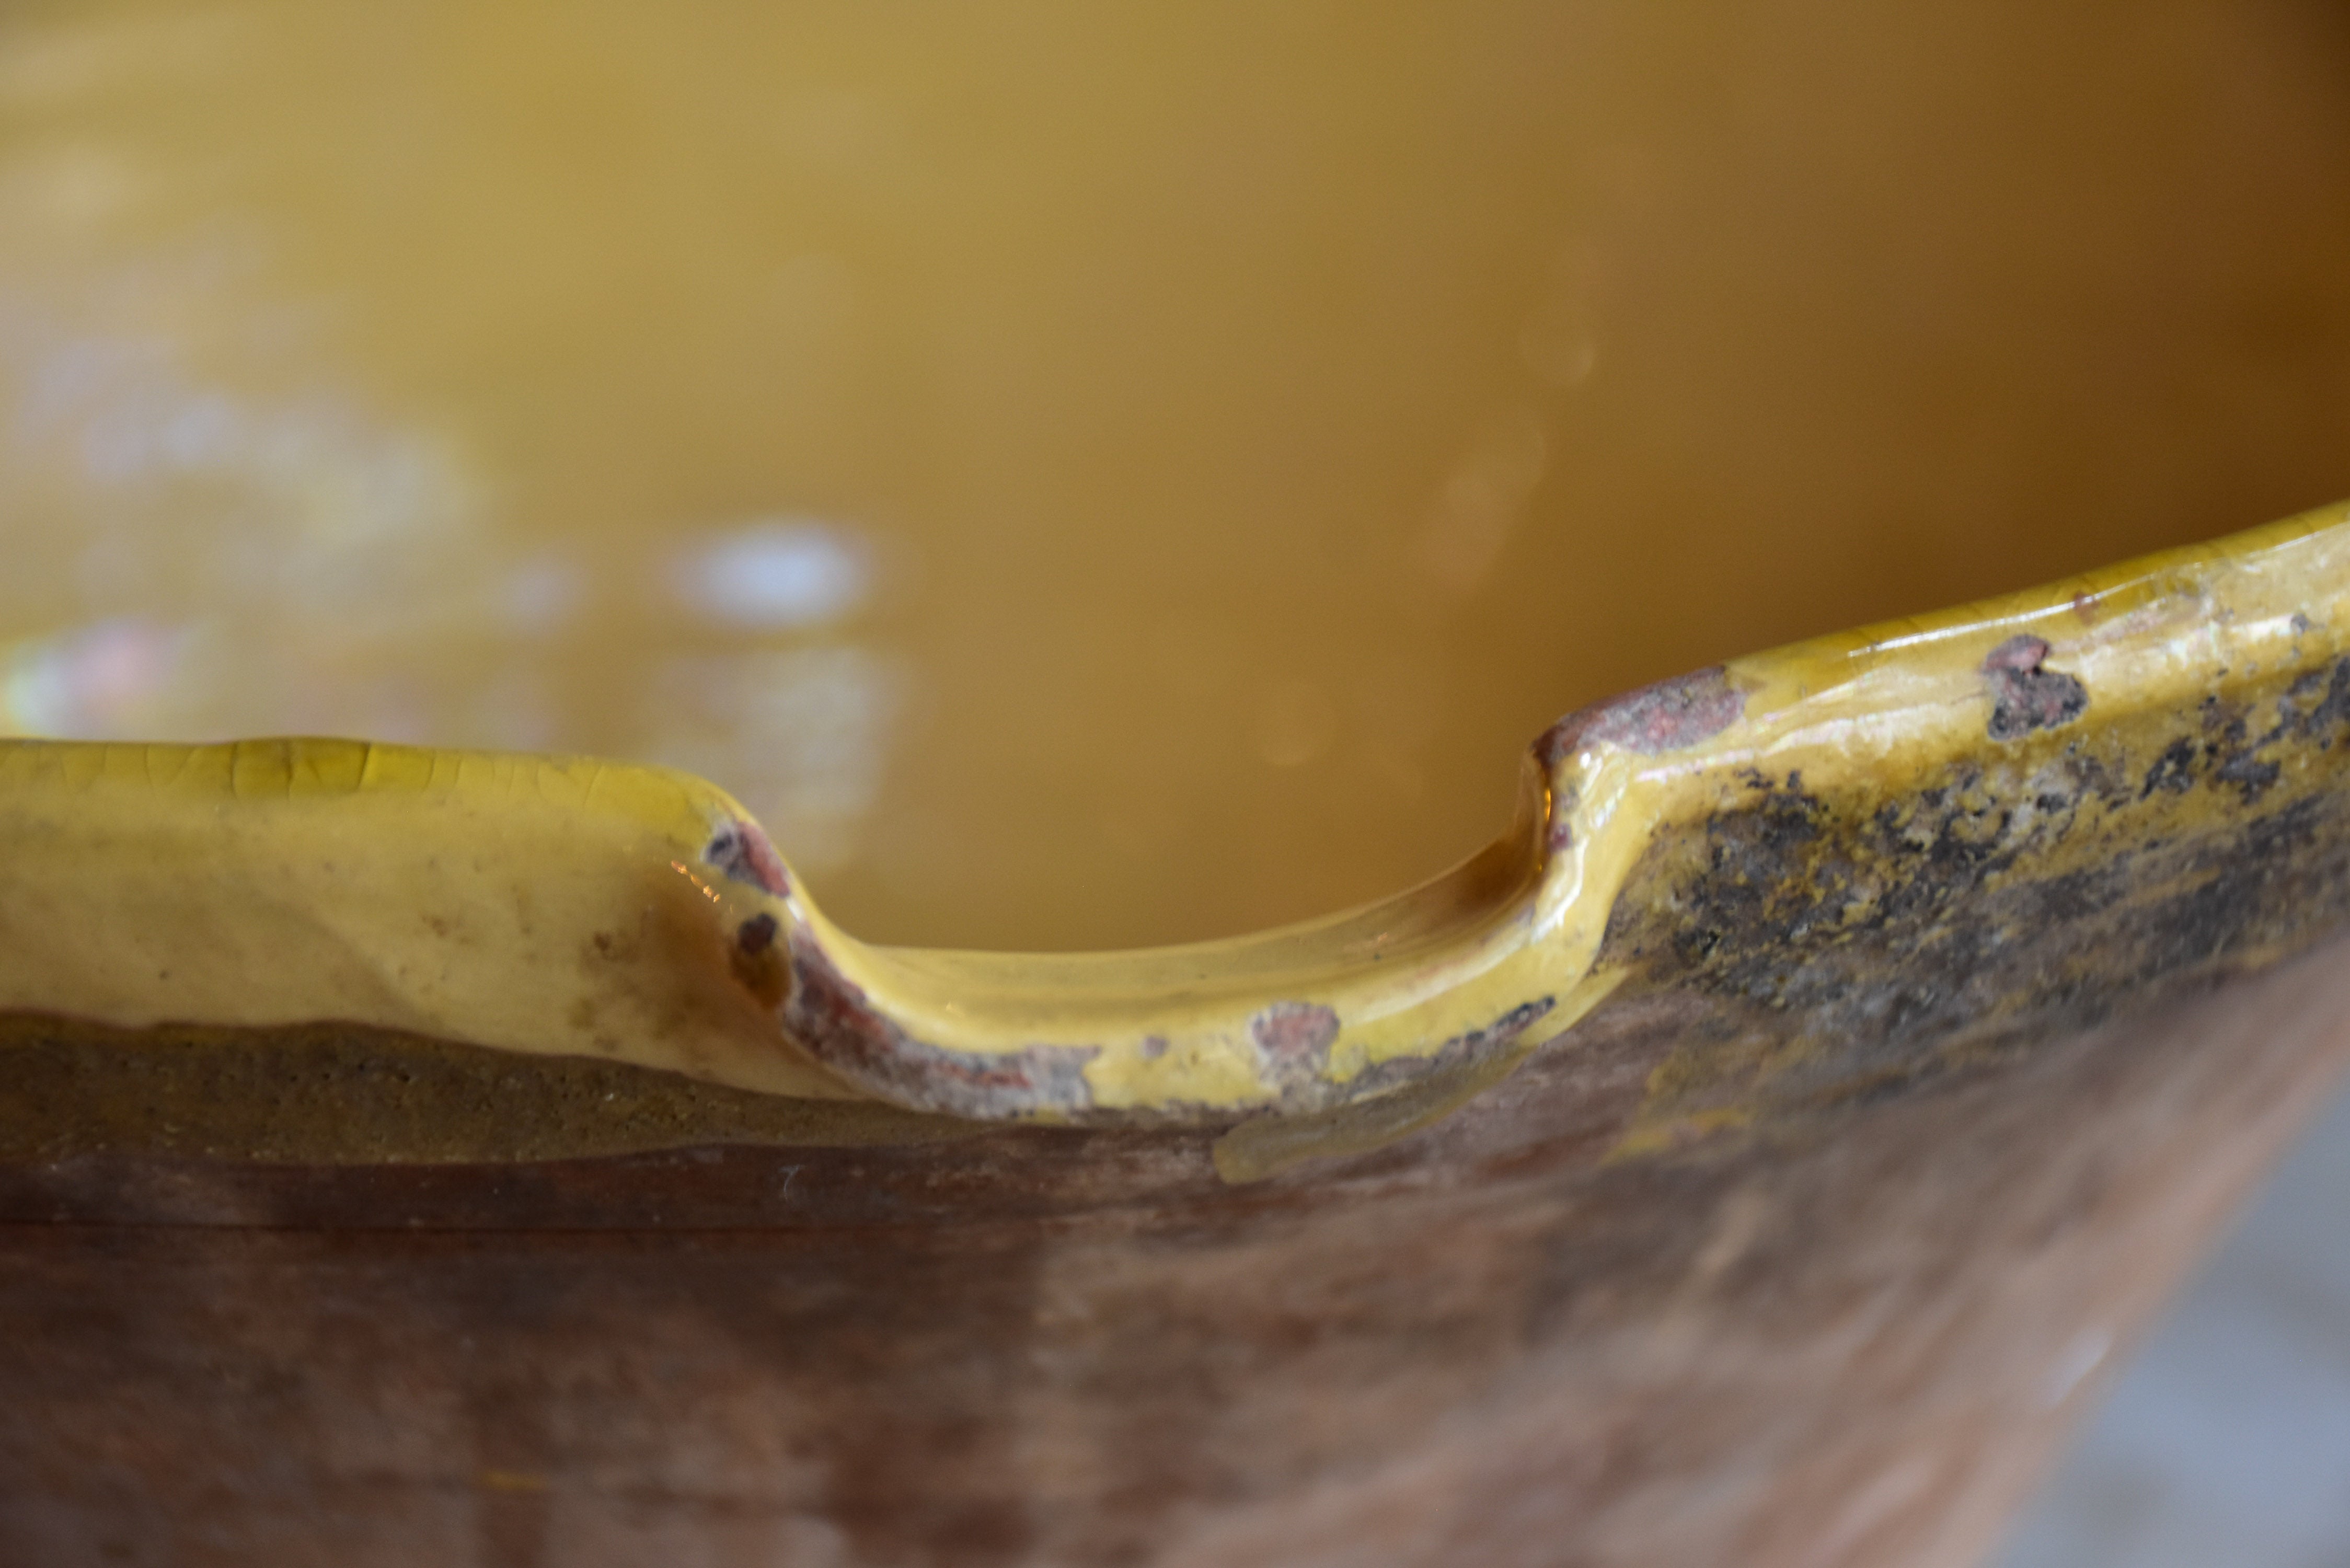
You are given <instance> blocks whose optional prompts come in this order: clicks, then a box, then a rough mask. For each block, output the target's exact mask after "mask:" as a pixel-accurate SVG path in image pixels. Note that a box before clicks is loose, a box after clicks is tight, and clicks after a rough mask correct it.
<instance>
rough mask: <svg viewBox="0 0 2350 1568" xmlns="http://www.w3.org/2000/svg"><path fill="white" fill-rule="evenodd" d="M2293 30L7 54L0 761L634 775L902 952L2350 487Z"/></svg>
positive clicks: (1396, 862) (1782, 19)
mask: <svg viewBox="0 0 2350 1568" xmlns="http://www.w3.org/2000/svg"><path fill="white" fill-rule="evenodd" d="M2345 190H2350V52H2345V36H2344V34H2343V32H2342V29H2341V27H2340V23H2339V16H2338V6H2335V5H2332V4H2330V0H2276V3H2273V4H2264V5H2254V6H2248V5H2242V4H2240V3H2238V0H2178V3H2177V4H2167V5H2159V6H2147V7H2137V8H2133V9H2131V10H2130V11H2129V12H2128V14H2127V15H2126V16H2116V15H2112V14H2108V13H2107V12H2106V11H2103V10H2099V9H2096V8H2094V7H2063V6H2059V7H2041V8H2036V9H2033V11H2032V12H2031V14H2029V15H2021V14H2019V12H2018V11H2017V9H2016V8H2014V7H2009V6H1991V5H1938V6H1914V5H1913V6H1889V5H1875V4H1869V3H1866V0H1801V3H1796V0H1758V3H1756V4H1753V5H1744V6H1742V7H1740V8H1738V9H1737V10H1736V12H1735V14H1731V13H1726V12H1721V11H1718V10H1713V9H1700V8H1696V7H1688V6H1681V7H1675V6H1662V5H1656V4H1654V3H1653V0H1574V3H1573V4H1555V3H1553V0H1464V3H1461V4H1457V5H1456V4H1443V5H1431V4H1427V3H1424V0H1420V3H1402V0H1361V3H1356V4H1347V5H1334V4H1323V3H1320V0H1277V3H1271V4H1267V3H1261V0H1187V3H1183V4H1171V5H1145V6H1119V5H1100V4H1089V3H1079V0H977V3H974V4H971V5H952V6H939V5H928V6H922V5H905V4H902V3H900V0H793V3H791V4H785V5H769V4H759V3H755V0H708V3H698V4H692V5H686V6H683V7H672V6H654V7H642V6H625V5H606V4H598V3H596V0H587V3H586V4H585V5H545V4H537V3H534V0H516V3H513V4H498V5H480V4H476V3H469V0H343V3H339V4H336V5H315V4H305V3H302V0H198V3H195V4H190V3H189V0H12V3H11V4H9V5H5V6H0V550H5V557H0V730H5V731H9V732H16V733H21V734H23V735H26V736H28V737H39V738H47V739H77V740H89V741H106V740H128V741H175V742H211V741H222V740H228V739H233V738H236V737H241V736H255V735H286V734H334V735H363V736H368V737H370V738H372V739H375V740H378V741H381V742H404V743H408V744H412V745H417V746H422V747H428V748H432V749H451V748H456V749H480V750H489V751H504V752H554V753H577V754H587V755H595V756H602V757H609V758H613V759H624V760H629V761H633V762H639V763H651V764H658V765H661V766H667V767H673V768H678V769H681V770H683V771H685V772H688V773H691V774H696V775H697V776H700V777H703V778H706V779H709V780H710V781H711V782H712V783H713V784H717V785H718V786H719V787H720V788H722V789H724V790H725V791H726V792H728V794H731V795H733V797H734V798H735V799H737V800H739V801H740V802H742V803H743V805H745V806H746V807H748V808H749V810H750V811H751V812H752V813H753V814H754V815H755V816H757V818H758V819H759V820H760V821H761V822H763V823H764V824H765V825H766V826H767V827H768V829H769V831H770V832H771V833H772V834H773V835H774V836H775V841H776V844H777V846H779V847H780V848H781V850H782V851H783V852H784V854H785V857H787V858H789V859H790V861H791V862H792V864H793V866H794V867H795V868H796V869H797V870H798V871H799V872H800V873H801V876H802V877H803V878H804V880H805V882H806V885H807V886H808V887H809V888H812V889H813V890H814V893H815V895H816V898H818V899H819V900H820V902H821V903H822V905H823V907H824V909H826V910H827V911H828V912H829V913H830V914H831V915H832V917H833V918H834V919H837V920H839V921H840V922H841V924H842V925H843V926H845V927H846V928H847V929H850V930H853V931H855V932H857V933H858V934H859V935H860V936H863V937H865V938H867V939H868V940H874V941H879V942H885V943H889V944H891V945H893V946H919V947H926V948H939V947H948V948H959V949H961V948H984V949H1001V950H1023V951H1037V950H1063V951H1084V950H1097V949H1103V948H1130V947H1140V946H1153V945H1159V944H1164V943H1170V942H1180V941H1189V940H1198V939H1203V938H1211V937H1222V936H1232V935H1236V934H1238V933H1241V932H1243V931H1249V930H1256V929H1266V928H1270V927H1275V926H1281V925H1285V924H1288V923H1291V922H1294V921H1296V920H1299V919H1311V918H1314V917H1317V916H1320V915H1322V914H1324V913H1326V912H1327V911H1329V910H1333V909H1347V908H1350V907H1353V906H1356V905H1358V904H1361V903H1364V902H1366V901H1367V900H1371V899H1375V898H1383V897H1386V896H1388V895H1389V894H1391V893H1393V892H1394V891H1395V890H1396V889H1398V888H1408V887H1410V886H1413V885H1415V884H1417V883H1419V882H1421V881H1424V880H1426V879H1427V878H1429V877H1432V876H1434V875H1436V874H1438V873H1440V872H1441V871H1443V870H1444V869H1445V868H1446V867H1449V866H1451V865H1453V864H1455V863H1457V862H1459V861H1460V860H1461V859H1462V858H1463V857H1466V856H1468V855H1470V854H1471V853H1472V852H1474V851H1475V850H1476V849H1477V848H1478V847H1479V846H1481V845H1482V844H1484V843H1485V842H1486V841H1487V840H1488V839H1489V838H1491V837H1492V836H1493V833H1494V830H1495V825H1496V824H1497V823H1499V822H1500V821H1502V820H1503V818H1504V817H1505V816H1506V815H1507V814H1508V812H1509V810H1510V807H1511V802H1512V799H1513V793H1514V792H1515V791H1516V790H1517V788H1518V787H1519V781H1518V779H1517V776H1516V766H1517V763H1516V756H1517V752H1518V748H1519V747H1520V746H1521V745H1522V744H1523V742H1524V741H1525V739H1526V737H1527V736H1529V735H1531V734H1533V733H1534V732H1536V731H1538V730H1540V729H1541V728H1542V726H1543V725H1544V724H1545V723H1547V722H1550V721H1551V720H1552V719H1554V718H1555V717H1556V716H1557V715H1558V714H1559V713H1560V712H1562V711H1565V710H1567V709H1570V708H1574V707H1576V706H1579V705H1582V704H1584V703H1587V702H1591V701H1597V700H1599V699H1601V698H1604V697H1606V696H1607V695H1608V694H1609V693H1611V692H1614V691H1621V690H1625V689H1627V688H1630V687H1635V686H1638V685H1640V684H1642V683H1644V682H1647V681H1650V680H1657V679H1659V678H1662V677H1666V676H1670V675H1673V674H1675V673H1677V672H1679V671H1681V670H1690V669H1694V668H1697V667H1700V666H1702V665H1706V664H1710V663H1712V662H1715V661H1718V660H1721V659H1727V658H1730V657H1732V656H1735V655H1738V654H1742V653H1746V652H1750V651H1752V649H1759V648H1768V647H1773V646H1776V645H1779V644H1782V643H1784V642H1788V641H1791V640H1793V639H1798V638H1802V637H1807V636H1811V635H1814V634H1815V633H1817V632H1819V631H1821V630H1824V629H1825V628H1834V627H1843V626H1855V625H1861V624H1865V623H1868V622H1871V621H1875V620H1878V619H1882V618H1886V617H1887V616H1891V615H1896V614H1901V613H1907V612H1909V611H1913V610H1918V609H1920V608H1929V607H1934V606H1938V605H1948V604H1953V603H1958V602H1961V601H1964V600H1967V599H1970V598H1974V597H1981V596H1982V595H1985V594H1991V593H1996V592H2003V591H2007V590H2010V589H2012V588H2015V587H2021V586H2023V585H2026V584H2030V583H2034V582H2041V581H2046V580H2049V579H2052V578H2054V577H2056V576H2063V575H2064V574H2066V573H2070V572H2074V571H2079V570H2082V569H2085V568H2089V567H2095V566H2101V565H2104V564H2106V563H2108V562H2112V561H2117V560H2122V559H2126V558H2128V557H2130V556H2137V555H2140V554H2143V553H2145V552H2147V551H2148V550H2152V549H2157V548H2161V547H2164V546H2168V545H2178V544H2182V543H2186V542H2189V541H2191V540H2196V539H2202V538H2209V537H2212V536H2215V535H2220V534H2222V533H2226V532H2229V531H2230V530H2233V529H2235V528H2239V527H2241V526H2243V525H2244V524H2246V523H2248V522H2249V521H2251V520H2252V519H2256V518H2262V517H2272V516H2280V515H2283V514H2287V513H2289V512H2293V511H2297V510H2299V509H2301V508H2303V507H2305V506H2309V505H2313V504H2317V503H2319V502H2322V501H2324V500H2326V499H2329V498H2331V497H2334V496H2337V495H2345V494H2350V445H2345V441H2343V439H2342V432H2343V431H2344V430H2345V429H2350V373H2345V369H2344V368H2345V366H2350V269H2345V267H2344V266H2343V265H2341V258H2342V257H2344V256H2345V255H2350V202H2345V201H2344V200H2343V199H2342V192H2345Z"/></svg>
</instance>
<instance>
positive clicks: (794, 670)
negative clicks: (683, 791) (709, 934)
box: [644, 647, 903, 871]
mask: <svg viewBox="0 0 2350 1568" xmlns="http://www.w3.org/2000/svg"><path fill="white" fill-rule="evenodd" d="M902 689H903V679H902V676H901V675H900V673H899V670H897V669H895V668H894V667H893V666H892V665H891V664H890V663H889V661H887V660H885V659H882V658H881V657H879V656H878V655H876V654H874V653H872V652H870V651H868V649H861V648H855V647H827V648H800V649H764V650H759V651H753V652H743V653H729V654H717V655H708V656H696V657H680V658H672V659H666V660H664V661H662V662H661V663H660V665H659V666H658V667H657V668H656V670H655V671H654V674H653V679H652V680H651V681H650V685H649V689H648V696H649V698H650V705H651V712H650V714H649V715H648V719H647V723H646V732H647V734H646V746H645V751H644V754H645V756H646V757H647V759H648V760H650V761H653V762H658V763H667V764H668V765H670V766H671V767H679V768H684V769H686V770H688V771H689V772H691V773H697V774H702V775H703V776H704V777H706V778H710V779H712V780H714V781H715V782H716V783H718V784H720V785H722V786H723V787H724V788H725V789H727V790H728V791H730V792H731V793H733V794H734V795H735V796H736V797H737V798H739V799H740V800H741V801H742V802H743V805H747V806H748V807H750V809H751V811H752V813H753V815H756V816H758V817H759V818H760V819H761V820H762V821H763V822H764V823H765V824H766V825H767V827H768V829H769V831H770V832H771V833H773V834H774V835H775V840H776V842H777V843H778V844H779V845H780V846H782V847H783V849H784V851H785V854H786V855H787V856H789V857H791V859H792V861H793V863H794V864H795V866H797V867H799V868H800V869H801V870H803V871H814V870H822V869H825V868H827V867H834V866H838V865H840V864H841V863H843V862H844V861H846V860H847V859H848V858H849V857H851V856H853V855H854V854H855V853H856V851H857V846H858V832H859V830H860V828H861V827H862V826H863V824H864V820H865V817H866V815H867V814H868V813H869V812H870V811H871V810H872V807H873V804H874V800H875V797H876V796H877V794H879V790H880V787H881V781H882V774H883V769H884V765H885V763H886V762H887V760H888V748H887V742H888V739H889V721H890V718H891V716H892V714H893V713H894V712H895V711H896V710H897V708H898V707H899V701H900V699H901V694H902Z"/></svg>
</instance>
